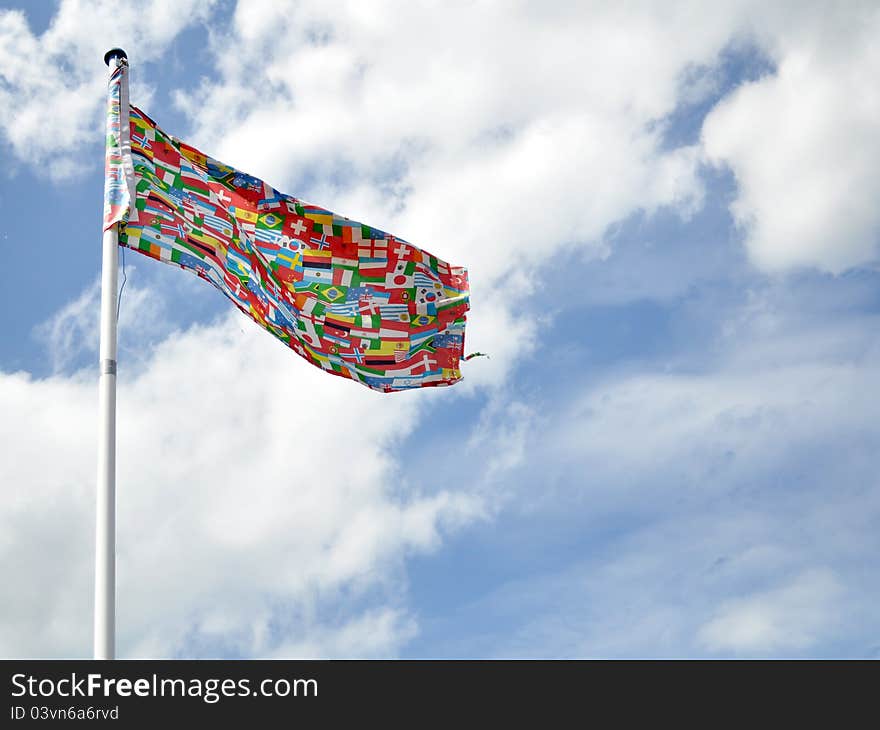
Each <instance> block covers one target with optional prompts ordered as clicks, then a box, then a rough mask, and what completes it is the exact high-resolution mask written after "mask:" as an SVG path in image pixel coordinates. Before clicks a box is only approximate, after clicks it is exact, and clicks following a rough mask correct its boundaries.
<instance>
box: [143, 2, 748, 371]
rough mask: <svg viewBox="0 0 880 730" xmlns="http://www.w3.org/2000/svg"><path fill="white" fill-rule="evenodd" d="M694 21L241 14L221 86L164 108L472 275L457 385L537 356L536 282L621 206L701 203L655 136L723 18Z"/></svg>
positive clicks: (223, 59) (632, 13)
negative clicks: (462, 373)
mask: <svg viewBox="0 0 880 730" xmlns="http://www.w3.org/2000/svg"><path fill="white" fill-rule="evenodd" d="M695 12H697V11H695V10H694V9H693V7H691V6H689V5H687V4H681V5H677V6H674V7H672V8H664V10H663V11H662V12H661V11H659V10H657V9H656V8H655V7H654V6H651V5H650V4H645V5H642V6H639V7H636V6H632V7H628V8H626V9H618V8H616V7H614V6H609V5H607V4H604V5H603V4H595V5H589V6H588V5H583V4H577V3H571V4H565V3H556V4H550V5H542V6H541V9H540V11H538V10H537V9H535V8H533V7H531V6H529V5H518V6H513V7H512V6H510V5H509V4H503V3H499V4H493V3H487V4H469V5H467V6H454V7H444V8H443V9H442V10H441V9H439V8H438V7H437V6H434V5H431V4H415V3H411V4H408V5H407V7H406V8H405V9H403V8H401V6H400V4H399V3H390V2H389V3H371V4H370V6H369V9H366V8H365V7H363V6H362V4H360V3H353V2H338V3H325V2H300V3H295V4H294V3H290V4H284V3H266V4H263V3H256V4H255V3H250V2H247V3H239V4H238V6H237V8H236V12H235V16H234V21H233V23H232V25H231V27H230V28H229V29H228V31H227V32H226V33H223V32H220V33H218V36H217V37H216V39H215V54H216V66H217V68H218V70H219V77H216V78H212V79H207V80H205V81H204V83H203V85H202V87H201V88H200V89H198V90H196V91H195V92H194V93H191V92H188V91H184V90H181V91H179V92H178V94H177V101H178V103H179V105H180V107H181V108H182V109H183V110H184V111H186V113H187V114H188V115H189V116H190V117H191V120H192V122H193V125H194V129H193V131H192V133H191V135H189V136H190V140H189V141H191V142H192V143H193V144H196V145H197V146H199V147H200V148H202V149H203V150H205V151H206V152H209V153H211V154H213V155H215V156H217V157H219V158H220V159H223V160H224V161H225V162H228V163H229V164H232V165H234V166H237V167H239V168H241V169H245V170H248V171H251V172H254V173H255V174H257V175H259V176H260V177H262V178H264V179H266V180H268V181H270V182H271V183H272V184H274V185H276V186H277V187H280V188H282V189H284V190H286V191H287V192H290V193H293V194H296V195H300V196H302V197H303V198H305V199H307V200H311V201H313V202H316V203H319V204H321V205H324V206H326V207H329V208H331V209H333V210H335V211H337V212H340V213H343V214H346V215H349V216H352V217H354V218H357V219H359V220H363V221H365V222H367V223H370V224H373V225H377V226H379V227H380V228H384V229H385V230H390V231H393V232H394V233H395V234H396V235H399V236H402V237H404V238H406V239H407V240H410V241H412V242H414V243H415V244H417V245H419V246H422V247H424V248H426V249H428V250H430V251H432V252H434V253H437V254H439V255H441V256H442V257H443V258H446V259H448V260H451V261H453V262H455V263H461V264H465V265H467V266H468V268H469V270H470V273H471V284H472V292H473V303H474V306H473V310H472V313H471V314H470V315H469V321H470V325H469V327H470V329H469V335H468V341H469V344H470V346H471V347H473V348H474V349H478V350H480V351H485V352H490V353H491V354H492V361H491V363H487V362H480V363H479V364H477V365H474V366H473V367H469V368H468V372H467V376H468V378H471V379H472V381H473V382H476V383H477V384H480V385H485V384H491V383H495V382H498V380H499V379H503V377H504V376H505V374H506V373H507V372H509V370H510V367H511V366H512V363H513V362H514V361H515V360H516V359H517V358H518V357H519V356H520V355H521V354H523V353H527V352H528V351H529V350H530V349H531V348H532V347H533V345H534V342H535V334H536V332H537V327H536V324H537V321H536V318H535V312H534V307H533V306H532V303H533V299H534V298H535V297H536V295H537V292H538V290H539V289H540V287H541V285H542V283H543V281H544V280H545V277H546V278H552V277H551V276H550V275H549V270H551V269H552V268H553V267H564V266H567V265H569V263H570V262H571V261H573V260H574V254H575V252H576V251H578V249H580V250H581V251H585V252H587V253H588V255H591V256H600V255H603V254H604V253H605V252H606V251H607V247H606V246H605V245H604V244H603V241H602V239H603V235H604V233H605V230H606V229H607V227H608V226H609V225H610V224H612V223H613V222H615V221H618V220H620V219H622V218H625V217H626V216H628V215H630V214H631V213H632V212H634V211H635V210H638V209H644V210H646V211H648V212H649V213H650V212H653V211H655V210H657V209H658V208H660V207H663V206H669V207H671V208H672V209H674V210H677V211H678V212H680V213H681V214H682V215H688V214H689V213H690V212H691V211H692V210H693V209H694V208H695V206H698V205H699V203H700V201H701V196H702V185H701V183H700V181H699V178H698V176H697V174H696V173H697V170H698V167H699V164H700V160H699V155H698V148H697V147H683V148H679V149H675V150H668V149H666V148H665V146H664V142H663V125H662V124H661V123H659V122H660V120H662V119H663V118H664V117H665V116H666V115H668V114H669V113H670V112H671V111H672V110H673V109H674V108H675V106H676V104H677V103H678V96H679V94H680V93H683V91H682V89H683V81H682V75H683V74H684V72H685V71H686V70H687V69H689V68H691V67H692V66H693V65H709V66H711V65H712V64H713V63H714V62H715V60H716V57H717V54H718V52H719V51H720V50H721V49H722V48H723V47H724V46H725V44H726V43H727V42H728V40H729V36H730V33H731V32H732V30H731V28H732V27H733V28H734V30H735V27H736V25H737V23H736V21H735V18H734V15H735V13H734V12H732V11H730V10H729V9H725V8H721V9H720V10H719V9H716V8H714V7H713V9H712V10H711V12H708V11H707V12H706V13H699V12H697V15H698V16H699V17H698V18H697V19H696V20H694V19H693V18H692V17H691V15H692V14H693V13H695ZM694 22H696V24H697V25H699V27H700V30H701V32H699V33H694V32H693V27H694V25H693V24H694ZM279 37H284V39H285V42H284V43H278V42H277V39H278V38H279ZM229 47H234V48H236V49H237V50H238V51H239V52H238V53H236V54H234V55H232V54H228V53H227V50H226V49H228V48H229ZM645 59H651V60H650V63H646V62H645ZM157 115H158V121H159V122H160V123H161V114H158V112H157ZM541 294H542V295H543V296H547V295H548V292H546V291H542V292H541ZM561 297H562V294H560V295H559V297H555V298H561ZM530 310H531V311H530ZM505 324H512V325H513V330H510V329H505V328H504V326H503V325H505Z"/></svg>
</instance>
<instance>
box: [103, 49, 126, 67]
mask: <svg viewBox="0 0 880 730" xmlns="http://www.w3.org/2000/svg"><path fill="white" fill-rule="evenodd" d="M117 56H119V57H120V58H122V59H125V60H127V59H128V54H126V52H125V51H123V50H122V49H121V48H111V49H110V50H109V51H107V53H105V54H104V63H106V64H107V65H108V66H109V65H110V61H112V60H113V59H114V58H116V57H117Z"/></svg>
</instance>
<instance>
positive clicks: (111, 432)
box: [94, 48, 128, 659]
mask: <svg viewBox="0 0 880 730" xmlns="http://www.w3.org/2000/svg"><path fill="white" fill-rule="evenodd" d="M125 58H126V54H125V51H123V50H122V49H121V48H114V49H112V50H110V51H107V53H106V54H105V55H104V62H105V63H106V64H107V65H108V66H109V67H110V68H111V69H115V68H116V66H117V59H125ZM121 84H122V94H121V98H122V101H123V105H124V106H125V107H126V108H124V109H123V108H120V119H121V123H122V124H128V108H127V100H128V73H127V72H126V70H125V69H124V70H123V74H122V79H121ZM109 131H110V130H108V132H109ZM102 249H103V258H102V263H101V345H100V354H99V361H100V375H99V377H98V409H99V416H98V418H99V422H98V484H97V499H96V515H95V644H94V649H95V659H113V658H114V654H115V649H116V647H115V644H116V640H115V633H116V311H117V298H118V294H117V286H118V268H119V224H118V223H116V224H114V225H113V226H112V227H111V228H110V229H108V230H106V231H104V239H103V242H102Z"/></svg>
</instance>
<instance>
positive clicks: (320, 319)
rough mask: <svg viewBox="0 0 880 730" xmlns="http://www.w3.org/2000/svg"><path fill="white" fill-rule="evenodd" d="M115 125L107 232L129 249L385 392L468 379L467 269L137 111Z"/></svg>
mask: <svg viewBox="0 0 880 730" xmlns="http://www.w3.org/2000/svg"><path fill="white" fill-rule="evenodd" d="M112 87H113V81H112V79H111V94H110V99H111V101H110V107H109V109H108V114H111V115H112V114H113V113H114V103H113V98H114V96H113V88H112ZM118 96H119V94H118V92H117V94H116V97H117V98H118ZM115 113H116V114H117V117H118V114H119V105H118V102H117V104H116V105H115ZM119 127H124V125H117V126H116V127H113V126H112V124H111V126H110V128H111V129H114V130H115V136H114V134H111V135H109V138H108V145H107V158H106V170H107V172H106V183H105V216H104V227H105V230H106V229H107V228H109V227H110V226H112V225H113V224H114V223H116V222H119V224H120V229H119V243H120V245H122V246H125V247H127V248H129V249H131V250H133V251H138V252H139V253H141V254H144V255H146V256H149V257H151V258H153V259H156V260H158V261H163V262H165V263H167V264H171V265H173V266H177V267H179V268H182V269H188V270H189V271H192V272H193V273H195V274H196V275H197V276H199V277H200V278H202V279H204V280H205V281H207V282H209V283H211V284H212V285H213V286H215V287H216V288H217V289H219V290H220V291H221V292H222V293H223V294H224V295H225V296H227V297H228V298H229V299H230V301H232V303H233V304H234V305H235V306H236V307H238V308H239V309H240V310H241V311H242V312H243V313H244V314H246V315H247V316H248V317H250V318H251V319H252V320H253V321H255V322H256V323H257V324H259V325H260V326H261V327H263V328H264V329H266V330H267V331H268V332H270V333H271V334H273V335H274V336H275V337H276V338H278V339H279V340H281V341H282V342H284V343H285V344H286V345H287V346H288V347H290V348H291V349H292V350H293V351H294V352H296V353H297V354H299V355H300V356H302V357H303V358H305V359H306V360H308V361H309V362H310V363H312V364H313V365H316V366H317V367H319V368H321V369H322V370H325V371H327V372H328V373H332V374H334V375H338V376H340V377H344V378H349V379H351V380H354V381H357V382H359V383H362V384H363V385H366V386H367V387H369V388H372V389H374V390H378V391H382V392H386V393H387V392H392V391H399V390H406V389H410V388H420V387H425V386H440V385H452V384H454V383H456V382H458V381H459V380H460V379H461V371H460V370H459V362H460V360H461V359H462V354H463V347H464V330H465V314H466V312H467V311H468V308H469V304H468V277H467V270H466V269H464V268H463V267H460V266H452V265H450V264H448V263H446V262H445V261H442V260H440V259H438V258H437V257H436V256H433V255H432V254H430V253H428V252H427V251H424V250H422V249H420V248H418V247H416V246H414V245H413V244H411V243H408V242H407V241H404V240H402V239H400V238H397V237H395V236H393V235H391V234H388V233H385V232H384V231H380V230H378V229H376V228H372V227H370V226H367V225H364V224H362V223H359V222H357V221H354V220H350V219H349V218H345V217H344V216H341V215H337V214H336V213H332V212H330V211H328V210H325V209H323V208H320V207H318V206H315V205H310V204H308V203H305V202H303V201H302V200H299V199H297V198H294V197H292V196H290V195H286V194H284V193H281V192H279V191H278V190H276V189H275V188H273V187H272V186H270V185H268V184H267V183H265V182H263V181H262V180H259V179H258V178H255V177H253V176H251V175H249V174H247V173H244V172H241V171H239V170H236V169H234V168H232V167H229V166H228V165H224V164H223V163H221V162H218V161H217V160H214V159H212V158H210V157H208V156H207V155H205V154H203V153H202V152H199V151H198V150H197V149H195V148H194V147H191V146H190V145H188V144H186V143H184V142H181V141H180V140H178V139H176V138H174V137H172V136H171V135H169V134H167V133H165V132H164V131H162V129H160V128H159V126H158V125H157V124H156V123H155V122H154V121H153V120H152V119H151V118H150V117H149V116H147V115H146V114H145V113H144V112H143V111H141V110H140V109H138V108H137V107H133V106H132V107H130V114H129V125H128V128H127V129H125V128H122V129H120V128H119ZM129 146H130V152H129V150H128V147H129ZM132 184H133V185H134V188H135V190H134V191H133V192H132V191H131V189H130V186H131V185H132Z"/></svg>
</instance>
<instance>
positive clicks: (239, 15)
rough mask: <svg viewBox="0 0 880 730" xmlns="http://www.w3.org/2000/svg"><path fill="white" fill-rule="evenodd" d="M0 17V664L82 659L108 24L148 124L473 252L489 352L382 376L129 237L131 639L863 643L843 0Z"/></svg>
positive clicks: (866, 560) (876, 442)
mask: <svg viewBox="0 0 880 730" xmlns="http://www.w3.org/2000/svg"><path fill="white" fill-rule="evenodd" d="M3 8H4V9H3V10H2V11H0V61H2V63H0V69H2V71H0V108H2V111H0V154H2V156H3V161H4V165H3V167H4V170H5V173H4V175H3V176H2V177H0V206H2V211H3V216H2V221H3V222H2V226H0V245H2V246H3V253H4V261H5V263H6V268H5V271H6V276H5V277H4V280H3V281H4V287H3V294H2V296H3V304H4V306H3V308H2V315H0V316H2V317H3V327H4V332H6V336H5V337H4V338H3V339H2V340H0V405H2V408H0V413H2V416H0V428H2V434H3V439H4V444H5V453H6V454H7V458H5V459H3V460H2V463H0V475H2V479H0V481H2V483H3V485H4V486H3V490H2V493H0V500H2V501H3V508H2V509H0V534H2V535H3V539H2V540H0V567H2V571H3V574H4V575H5V576H7V581H8V583H9V585H10V586H12V590H11V591H10V594H11V595H10V597H9V598H8V600H5V601H4V606H3V608H2V609H0V655H3V656H84V655H88V654H89V652H90V646H91V591H92V562H91V561H92V549H93V545H92V541H93V509H94V497H93V490H94V472H95V456H96V455H95V451H96V448H95V429H96V421H95V418H96V411H97V398H96V395H97V392H96V388H95V382H96V368H95V363H96V359H97V354H96V347H97V316H98V312H97V307H98V301H99V291H98V288H97V277H98V272H99V269H100V253H99V251H100V247H99V241H100V215H101V200H102V187H103V178H102V168H103V156H102V149H101V141H102V120H101V110H102V105H103V102H104V96H103V94H104V86H105V83H106V67H104V66H103V63H102V56H103V52H104V51H105V50H107V48H109V47H112V46H114V45H121V46H123V47H125V48H126V50H127V51H128V53H129V58H130V61H131V78H132V89H131V94H132V101H133V103H135V104H137V105H138V106H140V107H142V108H144V109H145V110H146V111H147V112H148V113H149V114H150V115H151V116H153V117H154V118H155V119H156V120H157V121H158V123H159V124H160V125H161V126H162V127H163V128H164V129H166V130H167V131H169V132H171V133H173V134H176V135H177V136H179V137H181V138H183V139H185V140H186V141H188V142H190V143H192V144H194V145H195V146H197V147H199V148H200V149H202V150H203V151H205V152H207V153H209V154H212V155H214V156H216V157H218V158H220V159H222V160H224V161H226V162H228V163H230V164H232V165H235V166H237V167H239V168H241V169H243V170H246V171H248V172H250V173H253V174H255V175H257V176H260V177H262V178H264V179H266V180H267V181H269V182H270V183H272V184H273V185H275V186H276V187H279V188H281V189H283V190H285V191H286V192H289V193H291V194H294V195H297V196H299V197H301V198H303V199H306V200H309V201H312V202H315V203H317V204H320V205H323V206H325V207H328V208H330V209H332V210H335V211H338V212H340V213H342V214H345V215H348V216H350V217H353V218H356V219H359V220H363V221H365V222H367V223H371V224H375V225H376V226H378V227H380V228H383V229H385V230H390V231H394V232H395V233H397V234H399V235H400V236H402V237H404V238H406V239H408V240H410V241H412V242H413V243H416V244H417V245H420V246H422V247H424V248H426V249H428V250H430V251H432V252H436V253H437V254H438V255H441V256H443V257H444V258H446V259H448V260H450V261H452V262H454V263H456V264H461V265H465V266H468V267H469V269H470V278H471V306H472V311H471V312H470V314H469V320H468V334H467V345H468V347H467V349H468V350H479V351H482V352H489V353H490V354H491V359H476V360H472V361H470V362H469V363H467V364H466V366H465V370H464V376H465V380H464V382H462V383H461V384H459V385H456V386H455V387H454V388H451V389H437V390H433V389H432V390H431V391H430V392H429V391H425V392H420V393H403V394H395V395H390V396H382V395H379V394H375V393H372V392H369V391H366V389H363V388H357V387H356V386H354V385H353V384H350V383H345V382H343V381H338V379H335V378H329V377H328V376H326V375H324V374H322V373H320V372H319V371H317V370H316V369H314V368H312V367H310V366H309V365H308V364H306V363H305V362H304V361H302V360H300V359H299V358H297V357H296V356H295V355H293V354H291V353H289V352H287V351H286V350H285V349H284V348H283V347H282V346H280V345H279V344H278V343H277V342H275V341H273V340H272V338H271V337H269V336H268V335H266V334H265V333H263V332H261V331H260V330H259V329H258V328H257V327H255V326H254V325H253V323H251V322H249V321H248V320H247V319H245V318H243V317H242V316H240V315H239V314H238V313H236V312H233V311H230V307H229V306H227V302H226V300H224V299H223V298H222V296H220V295H219V294H218V293H217V292H215V291H214V290H213V289H212V288H210V287H208V286H207V285H205V284H204V283H203V282H200V281H198V280H196V279H195V278H193V277H190V276H188V275H187V274H186V273H184V272H180V271H176V270H173V269H172V268H171V267H166V266H160V265H158V264H156V263H155V262H153V261H150V260H146V259H143V258H141V257H139V256H137V255H136V254H132V253H129V254H128V255H127V256H126V259H125V264H126V274H127V284H126V288H125V292H124V294H123V299H122V305H121V312H120V366H119V367H120V369H119V372H120V378H119V419H120V424H119V457H118V458H119V486H118V489H119V497H118V516H119V524H118V529H119V533H118V545H119V558H118V571H119V579H118V580H119V583H118V591H119V592H118V607H119V608H118V621H119V625H118V637H119V639H118V645H119V651H120V654H121V655H122V656H180V657H183V656H199V657H215V656H233V657H252V656H277V657H300V656H348V657H388V656H401V657H499V656H500V657H655V656H661V657H696V656H709V657H725V656H737V657H739V656H758V657H766V656H794V657H819V656H835V657H852V656H859V657H862V656H876V655H877V653H878V652H880V639H878V635H880V616H878V614H877V611H876V609H875V606H876V604H877V601H878V598H880V582H878V578H877V576H878V575H880V571H878V567H880V566H878V564H877V557H876V556H877V555H878V554H880V550H878V548H880V544H878V540H880V538H878V537H877V530H876V525H877V521H878V518H880V492H878V483H877V477H876V471H877V470H876V454H877V453H880V427H878V425H877V419H876V413H877V406H878V402H877V395H876V394H877V392H878V385H880V383H878V367H877V366H878V364H880V340H878V336H877V331H878V330H877V322H878V312H880V288H878V284H880V272H878V268H877V263H878V244H880V212H878V210H880V209H878V208H877V206H876V200H877V199H878V195H880V173H878V172H877V170H880V165H878V163H880V143H878V141H877V139H876V134H875V131H874V130H875V129H876V125H877V121H878V115H880V95H878V91H877V89H876V84H874V83H873V82H872V80H873V79H874V78H876V75H877V73H878V72H880V61H878V57H877V54H876V51H875V50H874V45H873V39H874V38H875V37H876V31H877V30H878V29H880V13H878V11H877V9H876V7H872V5H871V4H870V3H866V4H864V5H861V4H858V3H850V4H847V5H845V6H841V7H838V8H834V9H828V8H827V7H825V6H823V5H822V4H818V3H817V4H811V3H783V2H779V3H775V4H773V5H772V6H769V7H767V6H765V4H760V3H754V4H753V3H742V2H739V3H729V4H728V3H720V4H717V5H716V6H713V8H712V9H711V10H710V9H708V8H706V9H703V8H701V6H700V5H698V4H688V3H680V4H679V3H674V4H670V5H667V6H664V9H663V10H660V9H659V8H658V7H657V6H656V5H654V4H651V3H645V4H638V3H636V4H633V5H632V6H627V8H626V9H619V8H617V7H616V6H615V5H614V4H611V3H596V4H594V5H592V6H589V7H588V6H586V5H584V4H582V3H551V4H544V3H542V4H541V5H540V8H539V7H538V6H537V5H534V4H528V3H524V4H517V5H509V4H494V3H477V4H462V5H461V6H456V7H455V8H454V11H453V10H448V9H447V10H446V11H444V12H443V13H442V14H441V13H439V12H438V11H437V10H436V8H432V7H431V6H429V5H421V4H412V5H408V6H407V10H406V11H401V10H400V6H395V5H394V4H386V3H379V2H376V3H369V4H362V3H361V4H359V3H338V4H327V3H312V2H295V3H289V4H285V3H279V2H272V3H268V2H267V3H259V2H248V3H240V5H237V4H236V3H233V2H217V3H213V4H212V3H197V2H183V1H182V2H178V3H175V5H174V6H173V7H172V6H167V5H165V4H164V3H158V2H157V3H150V2H145V3H132V4H127V5H126V6H125V9H124V10H119V11H118V13H117V14H114V12H116V11H114V8H115V5H114V4H112V3H102V2H88V1H86V0H80V1H79V2H62V3H60V4H52V3H45V4H43V3H34V4H31V3H21V4H16V3H5V4H3ZM143 18H150V22H149V23H144V22H143ZM37 58H39V59H43V61H42V63H39V64H38V63H35V60H34V59H37Z"/></svg>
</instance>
